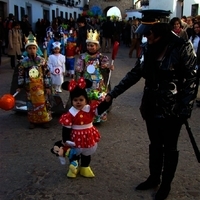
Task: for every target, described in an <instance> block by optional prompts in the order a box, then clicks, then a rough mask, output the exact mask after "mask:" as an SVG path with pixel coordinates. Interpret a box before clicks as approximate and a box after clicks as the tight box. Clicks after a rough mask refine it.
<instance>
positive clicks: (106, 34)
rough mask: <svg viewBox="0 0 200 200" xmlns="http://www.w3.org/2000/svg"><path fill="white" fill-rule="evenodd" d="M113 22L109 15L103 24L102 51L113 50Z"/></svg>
mask: <svg viewBox="0 0 200 200" xmlns="http://www.w3.org/2000/svg"><path fill="white" fill-rule="evenodd" d="M112 26H113V24H112V22H111V21H110V17H107V19H106V21H105V22H104V23H103V24H102V26H101V30H102V53H105V52H110V51H111V40H112V36H113V28H112Z"/></svg>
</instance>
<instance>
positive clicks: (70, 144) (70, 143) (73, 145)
mask: <svg viewBox="0 0 200 200" xmlns="http://www.w3.org/2000/svg"><path fill="white" fill-rule="evenodd" d="M65 144H66V145H67V146H68V147H75V146H76V144H75V142H72V141H69V140H67V141H66V142H65Z"/></svg>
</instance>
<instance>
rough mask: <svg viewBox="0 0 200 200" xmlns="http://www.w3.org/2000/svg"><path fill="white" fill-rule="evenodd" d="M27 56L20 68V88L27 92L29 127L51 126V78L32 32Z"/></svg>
mask: <svg viewBox="0 0 200 200" xmlns="http://www.w3.org/2000/svg"><path fill="white" fill-rule="evenodd" d="M25 49H26V51H27V56H26V57H24V59H23V60H22V62H21V63H20V65H19V68H18V89H17V91H18V92H19V91H20V90H21V89H22V88H24V89H25V90H26V93H27V111H28V120H29V122H30V123H29V128H30V129H33V128H35V126H36V125H37V124H41V125H43V127H44V128H49V121H50V120H51V119H52V116H51V111H50V104H49V101H48V96H49V94H51V80H50V79H51V78H50V75H49V70H48V69H47V65H46V62H45V59H44V58H42V57H40V56H39V55H37V49H38V44H37V42H36V38H35V37H34V36H33V35H32V34H30V35H29V36H28V40H27V42H26V44H25Z"/></svg>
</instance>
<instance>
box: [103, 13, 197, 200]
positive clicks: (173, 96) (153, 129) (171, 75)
mask: <svg viewBox="0 0 200 200" xmlns="http://www.w3.org/2000/svg"><path fill="white" fill-rule="evenodd" d="M142 14H143V19H142V23H141V24H140V26H139V27H138V29H137V30H136V33H139V34H142V35H144V36H145V37H146V38H147V43H146V44H144V45H143V51H142V55H141V57H140V58H139V59H138V60H137V62H136V64H135V66H134V67H133V68H132V69H131V70H130V71H129V72H128V73H127V74H126V75H125V77H124V78H123V79H122V80H121V81H120V82H119V84H118V85H116V86H115V87H114V89H113V90H112V91H110V92H109V93H108V95H107V96H106V101H111V100H112V99H113V98H116V97H118V96H119V95H120V94H122V93H123V92H125V91H126V90H127V89H129V88H130V87H131V86H133V85H134V84H136V83H137V82H138V81H139V80H140V79H141V78H144V79H145V86H144V93H143V97H142V102H141V107H140V111H141V115H142V117H143V119H144V120H145V122H146V127H147V133H148V136H149V140H150V144H149V169H150V175H149V177H148V178H147V180H146V181H144V182H142V183H141V184H139V185H138V186H137V187H136V190H148V189H151V188H154V187H157V186H159V185H160V187H159V189H158V191H157V193H156V195H155V200H164V199H166V198H167V196H168V194H169V192H170V190H171V182H172V180H173V178H174V175H175V172H176V167H177V164H178V156H179V151H178V150H177V143H178V138H179V134H180V130H181V127H182V125H183V124H184V123H185V121H186V120H187V119H188V118H189V117H190V116H191V112H192V108H193V104H194V99H195V98H196V91H197V69H196V55H195V53H194V51H193V47H192V45H191V43H190V42H188V41H184V40H183V39H181V38H179V37H178V36H176V35H175V34H174V33H173V32H171V28H170V26H169V23H164V22H167V21H168V17H169V15H170V12H169V11H163V10H144V11H142ZM163 21H164V22H163ZM161 176H162V179H161Z"/></svg>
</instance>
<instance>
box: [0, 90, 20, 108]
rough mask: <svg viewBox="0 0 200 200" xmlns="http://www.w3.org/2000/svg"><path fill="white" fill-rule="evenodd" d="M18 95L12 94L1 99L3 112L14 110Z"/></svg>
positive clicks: (0, 105) (0, 104)
mask: <svg viewBox="0 0 200 200" xmlns="http://www.w3.org/2000/svg"><path fill="white" fill-rule="evenodd" d="M16 94H17V93H15V94H14V95H11V94H4V95H3V96H2V97H1V98H0V108H1V109H3V110H11V109H13V108H14V106H15V98H14V97H15V95H16Z"/></svg>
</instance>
